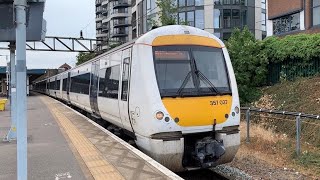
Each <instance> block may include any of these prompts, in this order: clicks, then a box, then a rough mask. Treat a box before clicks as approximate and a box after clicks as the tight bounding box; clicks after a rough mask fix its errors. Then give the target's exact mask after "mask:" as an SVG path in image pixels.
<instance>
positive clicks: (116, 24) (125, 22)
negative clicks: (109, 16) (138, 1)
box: [113, 20, 131, 28]
mask: <svg viewBox="0 0 320 180" xmlns="http://www.w3.org/2000/svg"><path fill="white" fill-rule="evenodd" d="M127 26H131V23H129V21H128V20H122V21H121V20H118V21H114V22H113V27H114V28H119V27H127Z"/></svg>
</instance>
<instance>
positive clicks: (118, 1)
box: [96, 0, 266, 48]
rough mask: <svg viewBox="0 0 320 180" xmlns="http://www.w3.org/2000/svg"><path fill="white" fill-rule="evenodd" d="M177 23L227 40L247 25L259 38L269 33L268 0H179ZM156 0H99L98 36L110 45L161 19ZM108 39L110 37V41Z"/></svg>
mask: <svg viewBox="0 0 320 180" xmlns="http://www.w3.org/2000/svg"><path fill="white" fill-rule="evenodd" d="M175 5H176V7H178V12H177V16H176V17H177V23H179V24H188V25H190V26H194V27H198V28H200V29H204V30H206V31H208V32H211V33H214V34H215V35H216V36H217V37H219V38H220V39H223V40H227V39H228V38H229V37H230V36H231V33H232V30H233V29H234V28H243V27H244V26H248V27H249V29H250V30H251V31H252V32H253V33H254V34H255V37H256V38H257V39H263V38H264V37H266V1H265V0H177V1H176V2H175ZM158 12H159V8H158V7H157V5H156V0H96V15H97V16H96V24H97V38H98V39H100V40H103V41H104V42H102V44H100V45H101V46H102V47H103V48H107V47H108V45H110V43H113V42H116V41H121V42H124V41H129V40H132V39H134V38H136V37H139V36H141V35H142V34H144V33H146V32H147V31H149V30H150V29H151V28H152V26H153V25H155V24H157V25H161V23H160V22H159V15H158ZM108 40H109V41H108Z"/></svg>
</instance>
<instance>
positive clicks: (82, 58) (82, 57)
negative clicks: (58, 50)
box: [76, 52, 95, 65]
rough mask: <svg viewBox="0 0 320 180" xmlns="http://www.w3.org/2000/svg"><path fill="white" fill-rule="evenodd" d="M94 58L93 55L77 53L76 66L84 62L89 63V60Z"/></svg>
mask: <svg viewBox="0 0 320 180" xmlns="http://www.w3.org/2000/svg"><path fill="white" fill-rule="evenodd" d="M94 57H95V53H83V52H81V53H79V54H78V55H77V63H76V65H80V64H82V63H84V62H87V61H89V60H90V59H93V58H94Z"/></svg>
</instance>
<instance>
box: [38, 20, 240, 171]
mask: <svg viewBox="0 0 320 180" xmlns="http://www.w3.org/2000/svg"><path fill="white" fill-rule="evenodd" d="M33 87H34V90H35V91H40V92H42V93H45V94H47V95H50V96H52V97H54V98H57V99H59V100H62V101H64V102H66V103H68V104H71V105H72V106H75V107H77V108H80V109H82V110H83V111H86V112H87V113H90V114H92V116H94V117H96V118H100V119H103V120H105V121H108V122H109V123H111V124H113V125H114V126H117V127H119V128H121V129H122V130H123V132H126V133H127V134H129V135H130V136H131V137H132V138H133V139H134V140H135V143H136V145H137V146H138V147H139V149H140V150H141V151H143V152H145V153H146V154H148V155H149V156H150V157H152V158H153V159H155V160H157V161H158V162H160V163H161V164H163V165H164V166H166V167H167V168H169V169H171V170H173V171H175V172H179V171H185V170H188V169H190V168H210V167H214V166H216V165H219V164H223V163H227V162H230V161H232V160H233V158H234V156H235V154H236V153H237V150H238V148H239V144H240V134H239V122H240V103H239V97H238V89H237V84H236V79H235V74H234V71H233V68H232V64H231V61H230V57H229V54H228V51H227V49H226V47H225V45H224V43H223V42H222V41H221V40H219V39H218V38H217V37H215V36H214V35H213V34H211V33H209V32H206V31H203V30H200V29H197V28H194V27H189V26H182V25H173V26H164V27H160V28H156V29H154V30H152V31H150V32H148V33H146V34H144V35H143V36H141V37H139V38H137V39H136V40H134V41H132V42H129V43H127V44H124V45H122V46H119V47H117V48H115V49H112V50H110V51H109V52H106V53H104V54H102V55H100V56H98V57H96V58H94V59H92V60H90V61H88V62H86V63H83V64H81V65H79V66H77V67H75V68H73V69H71V70H68V71H66V72H63V73H60V74H58V75H55V76H52V77H49V78H47V79H45V80H42V81H38V82H35V83H34V85H33Z"/></svg>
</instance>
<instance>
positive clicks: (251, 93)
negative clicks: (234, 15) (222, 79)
mask: <svg viewBox="0 0 320 180" xmlns="http://www.w3.org/2000/svg"><path fill="white" fill-rule="evenodd" d="M226 45H227V48H228V51H229V54H230V58H231V62H232V65H233V68H234V71H235V75H236V78H237V83H238V89H239V95H240V100H241V103H248V102H252V101H254V100H255V99H256V98H258V97H259V95H260V91H259V90H258V89H257V87H260V86H262V85H264V84H265V83H266V78H267V73H268V68H267V66H268V58H267V56H266V55H265V53H264V51H263V43H262V42H261V41H258V40H256V39H255V37H254V35H253V34H252V33H251V32H250V30H249V29H248V28H247V27H245V28H244V29H243V30H242V31H241V30H240V29H235V30H234V31H233V33H232V35H231V37H230V38H229V40H228V41H227V43H226Z"/></svg>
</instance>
